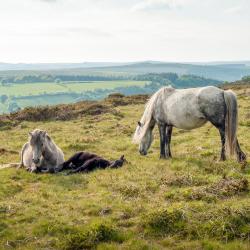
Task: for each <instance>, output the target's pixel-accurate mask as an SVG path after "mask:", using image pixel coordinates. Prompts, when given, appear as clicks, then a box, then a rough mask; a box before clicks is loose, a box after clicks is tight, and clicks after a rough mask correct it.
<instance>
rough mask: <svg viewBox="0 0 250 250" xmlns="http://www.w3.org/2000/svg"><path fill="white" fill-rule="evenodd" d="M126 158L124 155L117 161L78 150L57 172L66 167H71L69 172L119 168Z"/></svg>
mask: <svg viewBox="0 0 250 250" xmlns="http://www.w3.org/2000/svg"><path fill="white" fill-rule="evenodd" d="M124 161H126V160H125V158H124V155H122V156H121V157H120V159H119V160H116V161H108V160H106V159H104V158H102V157H100V156H98V155H96V154H93V153H89V152H78V153H76V154H74V155H73V156H72V157H70V158H69V159H68V160H67V161H65V162H64V163H63V164H62V165H60V166H59V167H57V168H56V169H55V172H60V171H63V170H65V169H71V171H69V172H68V173H67V174H74V173H78V172H85V173H87V172H90V171H93V170H94V169H98V168H99V169H105V168H108V167H109V168H119V167H122V165H123V163H124Z"/></svg>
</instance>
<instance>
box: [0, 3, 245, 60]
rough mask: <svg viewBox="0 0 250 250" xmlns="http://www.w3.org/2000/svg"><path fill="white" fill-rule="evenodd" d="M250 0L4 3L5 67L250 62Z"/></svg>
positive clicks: (0, 11)
mask: <svg viewBox="0 0 250 250" xmlns="http://www.w3.org/2000/svg"><path fill="white" fill-rule="evenodd" d="M249 13H250V0H8V1H6V0H0V34H1V35H0V62H10V63H19V62H24V63H38V62H41V63H45V62H48V63H49V62H51V63H52V62H85V61H89V62H97V61H99V62H100V61H103V62H128V61H144V60H157V61H168V62H198V61H202V62H207V61H229V60H230V61H231V60H238V61H239V60H250V15H249Z"/></svg>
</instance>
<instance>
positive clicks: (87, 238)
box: [58, 224, 124, 250]
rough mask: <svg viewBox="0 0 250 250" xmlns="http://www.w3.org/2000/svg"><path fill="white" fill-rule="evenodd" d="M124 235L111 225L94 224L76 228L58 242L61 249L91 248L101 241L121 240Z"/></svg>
mask: <svg viewBox="0 0 250 250" xmlns="http://www.w3.org/2000/svg"><path fill="white" fill-rule="evenodd" d="M123 240H124V237H123V236H122V234H121V233H119V232H118V231H117V230H115V229H114V228H113V227H111V226H109V225H106V224H95V225H92V226H91V227H90V228H89V229H87V230H86V229H85V230H84V229H83V230H82V231H81V230H80V229H78V231H77V232H75V233H73V234H68V235H66V237H65V240H63V241H62V242H60V243H59V244H58V246H59V248H60V249H63V250H82V249H93V248H95V247H96V246H97V245H98V244H100V243H103V242H112V241H113V242H118V243H121V242H123Z"/></svg>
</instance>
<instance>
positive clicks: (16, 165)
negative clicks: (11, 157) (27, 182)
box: [0, 163, 20, 169]
mask: <svg viewBox="0 0 250 250" xmlns="http://www.w3.org/2000/svg"><path fill="white" fill-rule="evenodd" d="M19 166H20V163H8V164H1V165H0V169H5V168H18V167H19Z"/></svg>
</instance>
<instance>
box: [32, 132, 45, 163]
mask: <svg viewBox="0 0 250 250" xmlns="http://www.w3.org/2000/svg"><path fill="white" fill-rule="evenodd" d="M29 136H30V145H31V147H32V153H33V157H32V161H33V162H34V164H35V165H36V166H37V167H39V166H40V164H41V161H42V157H43V153H44V150H45V142H46V136H47V132H46V131H43V130H39V129H35V130H34V131H32V132H29Z"/></svg>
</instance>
